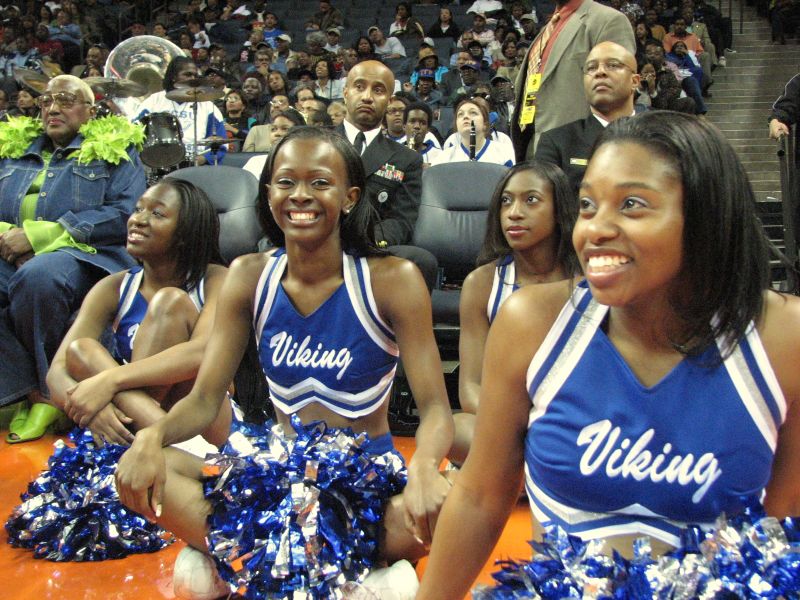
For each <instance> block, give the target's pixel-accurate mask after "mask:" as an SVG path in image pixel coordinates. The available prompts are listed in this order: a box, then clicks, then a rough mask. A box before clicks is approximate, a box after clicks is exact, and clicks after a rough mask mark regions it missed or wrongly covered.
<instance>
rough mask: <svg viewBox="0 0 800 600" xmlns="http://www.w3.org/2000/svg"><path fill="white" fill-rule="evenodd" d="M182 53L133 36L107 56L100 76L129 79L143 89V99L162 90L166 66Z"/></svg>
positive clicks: (157, 39) (164, 43) (161, 41)
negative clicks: (144, 93)
mask: <svg viewBox="0 0 800 600" xmlns="http://www.w3.org/2000/svg"><path fill="white" fill-rule="evenodd" d="M177 56H185V54H184V53H183V50H181V49H180V48H178V46H176V45H175V44H173V43H172V42H170V41H169V40H165V39H164V38H160V37H158V36H155V35H137V36H134V37H132V38H129V39H127V40H125V41H123V42H120V43H119V44H117V45H116V46H115V47H114V49H113V50H112V51H111V54H109V55H108V60H106V68H105V72H104V75H105V76H106V77H114V78H116V79H130V80H131V81H133V82H135V83H138V84H139V85H141V86H143V87H144V88H145V90H146V95H148V96H149V95H150V94H153V93H155V92H158V91H161V90H162V89H163V85H162V81H163V80H164V73H165V72H166V70H167V65H169V63H170V62H171V61H172V59H173V58H175V57H177Z"/></svg>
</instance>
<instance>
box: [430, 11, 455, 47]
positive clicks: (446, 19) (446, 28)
mask: <svg viewBox="0 0 800 600" xmlns="http://www.w3.org/2000/svg"><path fill="white" fill-rule="evenodd" d="M428 36H429V37H432V38H448V37H449V38H450V39H452V40H453V41H454V42H456V41H458V38H459V37H461V28H460V27H459V26H458V23H456V22H455V21H454V20H453V11H451V10H450V8H449V7H447V6H442V7H441V8H440V9H439V18H438V19H436V22H435V23H434V24H433V25H431V26H430V28H429V29H428Z"/></svg>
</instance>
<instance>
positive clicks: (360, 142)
mask: <svg viewBox="0 0 800 600" xmlns="http://www.w3.org/2000/svg"><path fill="white" fill-rule="evenodd" d="M366 145H367V136H365V135H364V132H363V131H359V132H358V135H356V141H355V144H353V146H354V147H355V149H356V152H358V155H359V156H361V155H362V154H363V153H364V146H366Z"/></svg>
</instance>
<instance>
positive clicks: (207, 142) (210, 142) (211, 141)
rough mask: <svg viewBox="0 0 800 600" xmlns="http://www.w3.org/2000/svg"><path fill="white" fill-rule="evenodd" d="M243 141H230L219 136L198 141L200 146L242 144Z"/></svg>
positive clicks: (234, 139)
mask: <svg viewBox="0 0 800 600" xmlns="http://www.w3.org/2000/svg"><path fill="white" fill-rule="evenodd" d="M241 142H242V140H237V139H236V138H231V139H228V138H226V137H220V136H218V135H212V136H210V137H207V138H203V139H202V140H197V145H198V146H217V145H219V146H221V145H223V144H240V143H241Z"/></svg>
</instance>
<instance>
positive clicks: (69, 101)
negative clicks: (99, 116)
mask: <svg viewBox="0 0 800 600" xmlns="http://www.w3.org/2000/svg"><path fill="white" fill-rule="evenodd" d="M53 102H58V105H59V106H60V107H61V108H72V107H73V106H75V105H76V104H92V103H91V102H89V101H88V100H78V97H77V96H76V95H75V94H73V93H71V92H57V93H55V94H42V95H41V96H39V97H38V98H37V99H36V104H37V105H38V106H39V108H50V107H51V106H53Z"/></svg>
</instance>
